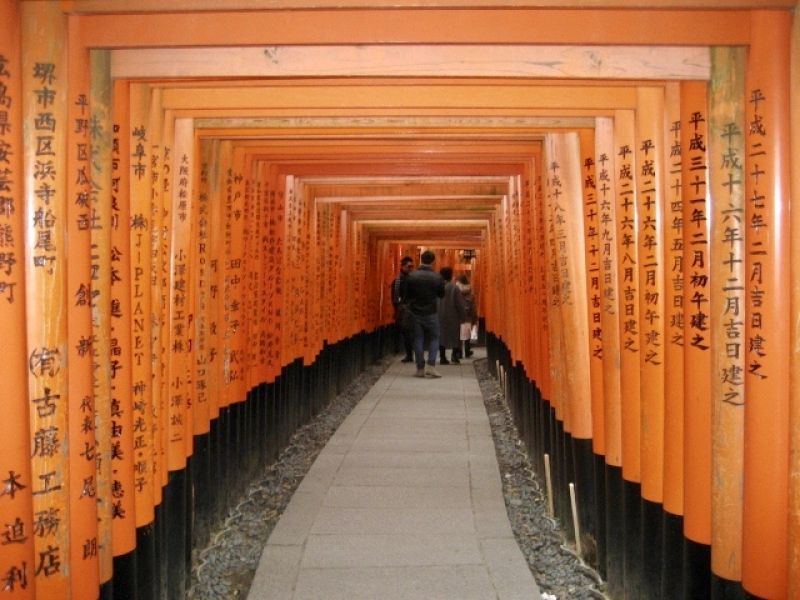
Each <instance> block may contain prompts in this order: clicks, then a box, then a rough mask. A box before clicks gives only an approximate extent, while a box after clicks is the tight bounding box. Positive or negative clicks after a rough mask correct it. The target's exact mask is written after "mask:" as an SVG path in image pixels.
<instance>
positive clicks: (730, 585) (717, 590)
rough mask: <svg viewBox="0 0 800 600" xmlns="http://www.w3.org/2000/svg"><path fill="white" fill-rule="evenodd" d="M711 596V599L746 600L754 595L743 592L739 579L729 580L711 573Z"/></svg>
mask: <svg viewBox="0 0 800 600" xmlns="http://www.w3.org/2000/svg"><path fill="white" fill-rule="evenodd" d="M711 597H712V598H713V600H748V599H750V598H755V597H756V596H753V595H751V594H748V593H747V592H745V591H744V588H743V587H742V582H741V581H731V580H730V579H724V578H722V577H718V576H717V575H714V574H713V573H712V574H711Z"/></svg>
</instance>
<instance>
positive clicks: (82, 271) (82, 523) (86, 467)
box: [67, 23, 111, 598]
mask: <svg viewBox="0 0 800 600" xmlns="http://www.w3.org/2000/svg"><path fill="white" fill-rule="evenodd" d="M73 34H74V23H70V35H69V39H70V43H69V58H68V61H69V65H70V69H69V90H70V98H71V100H72V101H70V102H69V103H68V115H69V122H70V123H72V124H73V127H72V128H71V130H70V137H69V140H68V144H67V172H68V177H67V199H68V202H67V240H68V243H69V248H68V250H69V261H68V262H67V293H68V295H71V296H72V299H73V301H69V302H68V303H67V323H68V324H67V335H68V346H67V352H68V355H67V360H68V364H69V372H68V379H69V392H68V393H69V398H70V404H71V406H70V410H69V422H70V432H69V440H70V444H69V452H70V512H71V515H72V517H73V518H71V519H70V527H71V536H72V539H74V540H76V543H75V544H73V545H72V548H71V556H70V569H71V570H70V578H71V585H72V593H73V596H74V597H76V598H77V597H81V595H82V594H88V597H94V596H93V595H94V594H96V591H95V590H96V589H97V588H98V586H99V584H100V579H99V577H100V572H99V554H100V547H101V545H102V541H101V540H100V539H99V538H98V521H97V507H98V498H97V484H98V482H97V471H96V466H97V464H98V455H97V452H96V448H97V446H96V437H95V430H96V426H97V423H96V418H95V408H96V403H95V401H94V389H93V361H94V356H93V339H94V334H93V332H92V303H93V295H92V294H93V292H92V289H91V273H92V267H91V261H92V258H91V257H92V250H91V245H92V239H91V237H92V236H91V231H92V223H93V215H92V208H91V205H90V198H91V181H90V178H91V165H90V160H91V150H90V147H91V143H90V142H91V140H90V130H91V129H90V123H91V115H90V106H89V105H90V96H91V94H90V71H89V68H90V61H89V53H88V51H87V50H86V49H85V48H83V47H82V46H81V45H80V44H78V43H77V40H76V36H75V35H73ZM109 552H110V550H109ZM104 575H105V577H106V579H105V580H106V581H107V580H108V579H109V578H110V576H111V572H110V570H108V569H106V570H105V571H104Z"/></svg>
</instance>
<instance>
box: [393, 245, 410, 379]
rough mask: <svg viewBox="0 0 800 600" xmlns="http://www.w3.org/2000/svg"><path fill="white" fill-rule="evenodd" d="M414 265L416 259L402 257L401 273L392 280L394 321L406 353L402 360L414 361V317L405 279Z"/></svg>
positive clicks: (406, 361)
mask: <svg viewBox="0 0 800 600" xmlns="http://www.w3.org/2000/svg"><path fill="white" fill-rule="evenodd" d="M413 266H414V259H413V258H411V257H410V256H404V257H403V258H402V259H400V273H399V274H398V275H397V277H396V278H395V280H394V281H393V282H392V305H393V306H394V323H395V327H396V330H397V336H398V338H400V339H402V341H403V349H404V350H405V351H406V355H405V357H404V358H403V360H401V361H400V362H404V363H410V362H414V354H413V353H414V317H413V316H412V315H411V311H410V310H409V308H408V303H407V302H406V298H405V281H406V277H408V274H409V273H410V272H411V270H412V268H413ZM395 347H396V348H397V346H395Z"/></svg>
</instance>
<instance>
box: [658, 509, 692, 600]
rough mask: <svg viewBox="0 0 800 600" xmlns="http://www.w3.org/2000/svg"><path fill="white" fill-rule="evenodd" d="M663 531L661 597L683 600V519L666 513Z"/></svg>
mask: <svg viewBox="0 0 800 600" xmlns="http://www.w3.org/2000/svg"><path fill="white" fill-rule="evenodd" d="M662 531H663V537H662V540H663V542H662V546H661V548H662V560H663V562H664V572H663V574H662V577H661V596H662V598H664V599H665V600H673V599H674V600H683V517H681V516H679V515H673V514H670V513H668V512H667V511H664V523H663V524H662ZM687 600H688V599H687Z"/></svg>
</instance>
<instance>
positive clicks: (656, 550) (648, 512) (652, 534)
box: [641, 498, 664, 600]
mask: <svg viewBox="0 0 800 600" xmlns="http://www.w3.org/2000/svg"><path fill="white" fill-rule="evenodd" d="M663 513H664V510H663V507H662V505H661V504H660V503H658V502H651V501H649V500H646V499H645V498H642V555H641V556H642V580H641V584H642V597H643V598H647V599H648V600H661V590H662V588H661V577H662V573H663V569H664V563H663V560H662V557H663V554H662V552H663V543H664V542H663V540H664V514H663Z"/></svg>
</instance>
